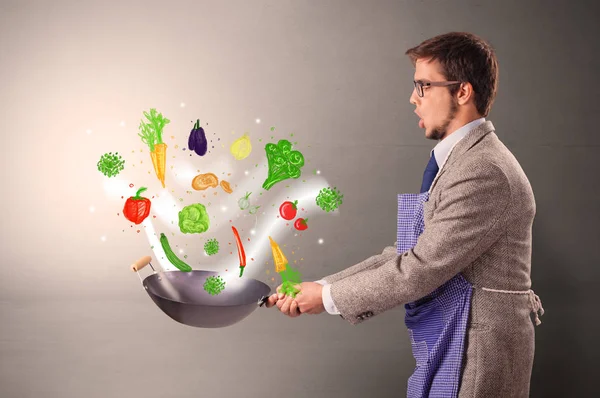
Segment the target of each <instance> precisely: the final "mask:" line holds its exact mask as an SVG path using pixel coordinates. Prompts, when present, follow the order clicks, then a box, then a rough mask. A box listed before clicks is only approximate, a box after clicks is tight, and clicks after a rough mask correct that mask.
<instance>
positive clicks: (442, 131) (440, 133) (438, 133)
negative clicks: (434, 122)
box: [425, 99, 458, 141]
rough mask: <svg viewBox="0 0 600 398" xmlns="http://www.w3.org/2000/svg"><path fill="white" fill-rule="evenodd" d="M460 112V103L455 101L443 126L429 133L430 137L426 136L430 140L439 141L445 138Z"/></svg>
mask: <svg viewBox="0 0 600 398" xmlns="http://www.w3.org/2000/svg"><path fill="white" fill-rule="evenodd" d="M457 112H458V101H456V99H454V100H453V101H452V103H451V104H450V110H449V111H448V115H447V116H446V120H444V122H443V123H442V125H441V126H437V127H434V128H433V129H431V131H430V132H429V135H427V134H425V136H426V138H428V139H430V140H436V141H439V140H441V139H442V138H445V136H446V132H447V131H448V126H449V125H450V123H451V122H452V120H454V117H455V116H456V113H457Z"/></svg>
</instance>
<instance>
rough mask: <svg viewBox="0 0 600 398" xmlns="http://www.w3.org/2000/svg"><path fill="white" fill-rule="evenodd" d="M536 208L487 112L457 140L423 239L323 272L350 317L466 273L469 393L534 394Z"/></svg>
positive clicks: (360, 318)
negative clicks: (469, 288) (405, 247)
mask: <svg viewBox="0 0 600 398" xmlns="http://www.w3.org/2000/svg"><path fill="white" fill-rule="evenodd" d="M535 210H536V207H535V199H534V195H533V191H532V189H531V185H530V183H529V180H528V179H527V177H526V175H525V173H524V172H523V169H522V168H521V166H520V164H519V163H518V161H517V160H516V159H515V157H514V156H513V154H512V153H511V152H510V151H509V150H508V148H506V146H504V144H503V143H502V142H501V141H500V140H499V139H498V136H497V135H496V134H495V130H494V126H493V124H492V122H490V121H486V122H484V123H482V124H480V125H479V126H477V127H475V128H473V129H472V130H470V131H469V133H467V135H465V137H463V138H462V139H461V140H460V141H458V142H457V143H456V144H455V146H454V148H453V150H452V151H451V152H450V154H449V155H448V157H447V159H446V162H445V163H444V164H443V166H442V168H441V169H440V171H439V172H438V175H437V176H436V179H435V180H434V182H433V184H432V186H431V188H430V197H429V200H428V201H427V202H426V203H425V204H424V222H425V228H424V231H423V233H422V234H421V235H420V237H419V238H418V241H417V244H416V245H415V246H414V248H412V249H410V250H408V251H407V252H405V253H403V254H401V255H398V254H397V252H396V246H395V245H393V246H389V247H386V248H385V249H384V250H383V252H382V253H381V254H379V255H375V256H373V257H370V258H368V259H366V260H365V261H363V262H361V263H359V264H356V265H354V266H352V267H350V268H347V269H345V270H343V271H341V272H338V273H336V274H333V275H330V276H327V277H325V278H323V279H324V280H325V281H326V282H327V283H331V298H332V300H333V302H334V304H335V306H336V307H337V309H338V311H339V312H340V314H341V316H342V318H344V319H345V320H347V321H348V322H350V323H351V324H359V323H361V322H364V321H365V320H367V319H370V318H372V317H374V316H377V315H378V314H380V313H382V312H384V311H387V310H389V309H391V308H394V307H397V306H399V305H403V304H405V303H408V302H412V301H415V300H417V299H419V298H422V297H424V296H426V295H427V294H429V293H431V292H432V291H433V290H435V289H436V288H437V287H439V286H440V285H442V284H443V283H445V282H446V281H448V280H449V279H451V278H452V277H453V276H455V275H456V274H457V273H462V274H463V276H464V277H465V279H466V280H467V281H469V282H470V283H471V284H472V285H473V288H474V289H473V295H472V299H471V311H470V317H469V321H468V326H467V336H466V342H465V357H464V360H463V370H462V376H461V385H460V390H459V396H460V397H527V396H528V395H529V382H530V378H531V370H532V366H533V356H534V325H533V322H532V310H533V306H534V303H533V301H532V300H533V299H532V294H533V291H530V290H529V289H530V288H531V279H530V275H531V241H532V238H531V234H532V224H533V219H534V216H535ZM489 289H492V290H489ZM494 290H503V291H511V292H520V294H513V293H508V292H497V291H494ZM527 292H529V293H530V294H526V293H527ZM542 311H543V310H542ZM534 314H535V317H536V319H537V313H534Z"/></svg>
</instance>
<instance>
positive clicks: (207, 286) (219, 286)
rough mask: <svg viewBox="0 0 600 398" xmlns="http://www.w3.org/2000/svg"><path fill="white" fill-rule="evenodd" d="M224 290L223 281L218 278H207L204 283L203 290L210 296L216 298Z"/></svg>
mask: <svg viewBox="0 0 600 398" xmlns="http://www.w3.org/2000/svg"><path fill="white" fill-rule="evenodd" d="M223 289H225V281H224V280H223V279H222V278H221V277H220V276H209V277H208V278H206V281H205V282H204V290H206V291H207V292H208V294H210V295H211V296H216V295H217V294H219V293H221V292H222V291H223Z"/></svg>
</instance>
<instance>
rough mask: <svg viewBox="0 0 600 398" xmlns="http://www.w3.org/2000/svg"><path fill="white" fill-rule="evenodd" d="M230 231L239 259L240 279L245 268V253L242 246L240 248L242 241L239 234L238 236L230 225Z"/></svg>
mask: <svg viewBox="0 0 600 398" xmlns="http://www.w3.org/2000/svg"><path fill="white" fill-rule="evenodd" d="M231 229H232V230H233V235H234V236H235V243H236V244H237V248H238V257H239V258H240V278H241V277H242V274H243V273H244V267H246V253H245V252H244V246H242V240H241V239H240V234H238V231H237V229H235V227H234V226H233V225H232V226H231Z"/></svg>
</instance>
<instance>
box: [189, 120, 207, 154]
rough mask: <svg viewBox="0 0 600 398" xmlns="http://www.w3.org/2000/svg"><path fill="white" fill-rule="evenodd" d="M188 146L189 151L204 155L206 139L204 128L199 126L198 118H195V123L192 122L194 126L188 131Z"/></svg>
mask: <svg viewBox="0 0 600 398" xmlns="http://www.w3.org/2000/svg"><path fill="white" fill-rule="evenodd" d="M188 147H189V148H190V151H194V152H196V153H197V154H198V155H200V156H204V155H206V151H207V150H208V141H207V140H206V133H205V132H204V129H203V128H202V127H201V126H200V119H198V120H196V124H194V128H193V129H192V131H191V132H190V138H189V139H188Z"/></svg>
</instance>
